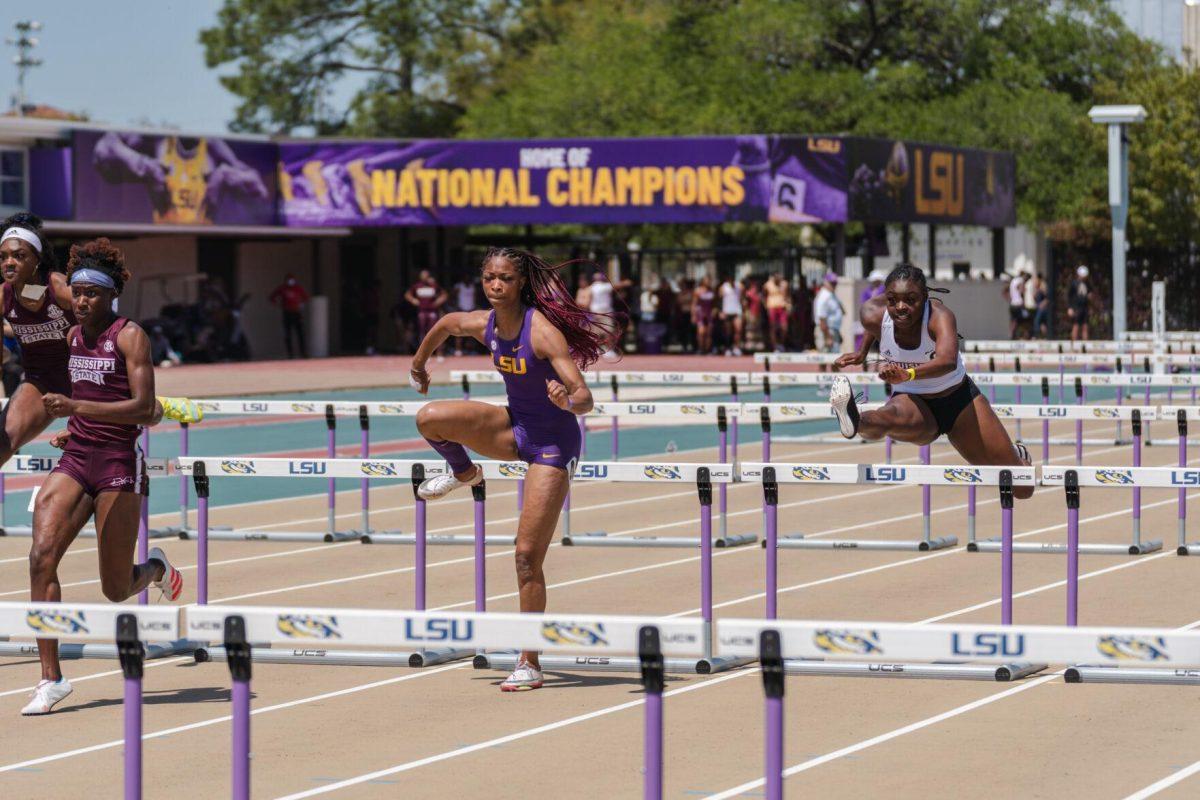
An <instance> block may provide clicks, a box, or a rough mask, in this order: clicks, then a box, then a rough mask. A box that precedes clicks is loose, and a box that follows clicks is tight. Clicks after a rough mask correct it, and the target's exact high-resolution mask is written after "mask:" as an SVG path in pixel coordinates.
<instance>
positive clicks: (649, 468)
mask: <svg viewBox="0 0 1200 800" xmlns="http://www.w3.org/2000/svg"><path fill="white" fill-rule="evenodd" d="M642 474H643V475H645V476H646V477H647V478H649V479H650V480H652V481H679V480H683V473H682V472H680V471H679V467H672V466H669V465H667V464H647V465H646V466H645V467H643V468H642Z"/></svg>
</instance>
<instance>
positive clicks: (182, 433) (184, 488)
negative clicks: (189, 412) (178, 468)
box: [179, 422, 189, 531]
mask: <svg viewBox="0 0 1200 800" xmlns="http://www.w3.org/2000/svg"><path fill="white" fill-rule="evenodd" d="M187 454H188V424H187V423H186V422H181V423H179V457H180V458H184V457H185V456H187ZM188 499H189V498H188V479H187V475H180V476H179V528H180V530H184V531H186V530H187V526H188Z"/></svg>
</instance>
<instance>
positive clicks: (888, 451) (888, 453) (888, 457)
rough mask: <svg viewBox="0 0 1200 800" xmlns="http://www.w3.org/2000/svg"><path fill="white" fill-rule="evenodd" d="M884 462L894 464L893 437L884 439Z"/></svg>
mask: <svg viewBox="0 0 1200 800" xmlns="http://www.w3.org/2000/svg"><path fill="white" fill-rule="evenodd" d="M883 460H884V463H887V464H890V463H892V437H890V436H885V437H883Z"/></svg>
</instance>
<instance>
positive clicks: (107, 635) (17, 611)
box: [0, 603, 180, 800]
mask: <svg viewBox="0 0 1200 800" xmlns="http://www.w3.org/2000/svg"><path fill="white" fill-rule="evenodd" d="M179 630H180V625H179V609H178V608H147V607H137V606H121V605H100V604H82V603H0V632H2V633H3V634H4V635H5V636H9V637H14V636H15V637H21V638H42V639H60V640H61V639H82V640H84V641H87V642H105V641H108V642H115V644H111V645H98V644H84V645H78V644H75V645H66V644H61V645H59V652H60V657H62V658H67V656H64V655H62V652H63V651H64V650H66V649H67V648H71V647H74V648H78V647H93V648H95V647H107V648H108V649H109V650H111V651H112V652H113V655H112V656H110V657H111V658H119V659H120V662H121V672H122V674H123V676H124V703H123V705H124V723H123V728H124V741H125V746H124V750H125V781H124V797H125V798H126V800H140V798H141V796H142V671H143V661H144V660H145V658H147V657H148V652H152V648H153V647H154V646H155V644H156V643H160V642H172V641H174V640H176V639H178V638H179ZM147 645H148V647H146V646H147ZM31 647H32V648H33V649H32V652H33V654H36V653H37V646H36V645H31ZM144 647H145V649H146V651H147V654H144V653H143V648H144Z"/></svg>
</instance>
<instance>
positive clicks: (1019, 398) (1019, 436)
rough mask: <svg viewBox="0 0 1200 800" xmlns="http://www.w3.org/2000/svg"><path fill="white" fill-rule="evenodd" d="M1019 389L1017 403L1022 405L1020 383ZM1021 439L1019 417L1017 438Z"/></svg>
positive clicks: (1017, 388) (1019, 419)
mask: <svg viewBox="0 0 1200 800" xmlns="http://www.w3.org/2000/svg"><path fill="white" fill-rule="evenodd" d="M1016 390H1017V405H1021V387H1020V386H1019V385H1018V386H1017V387H1016ZM1020 439H1021V418H1020V417H1018V418H1017V440H1018V441H1019V440H1020Z"/></svg>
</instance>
